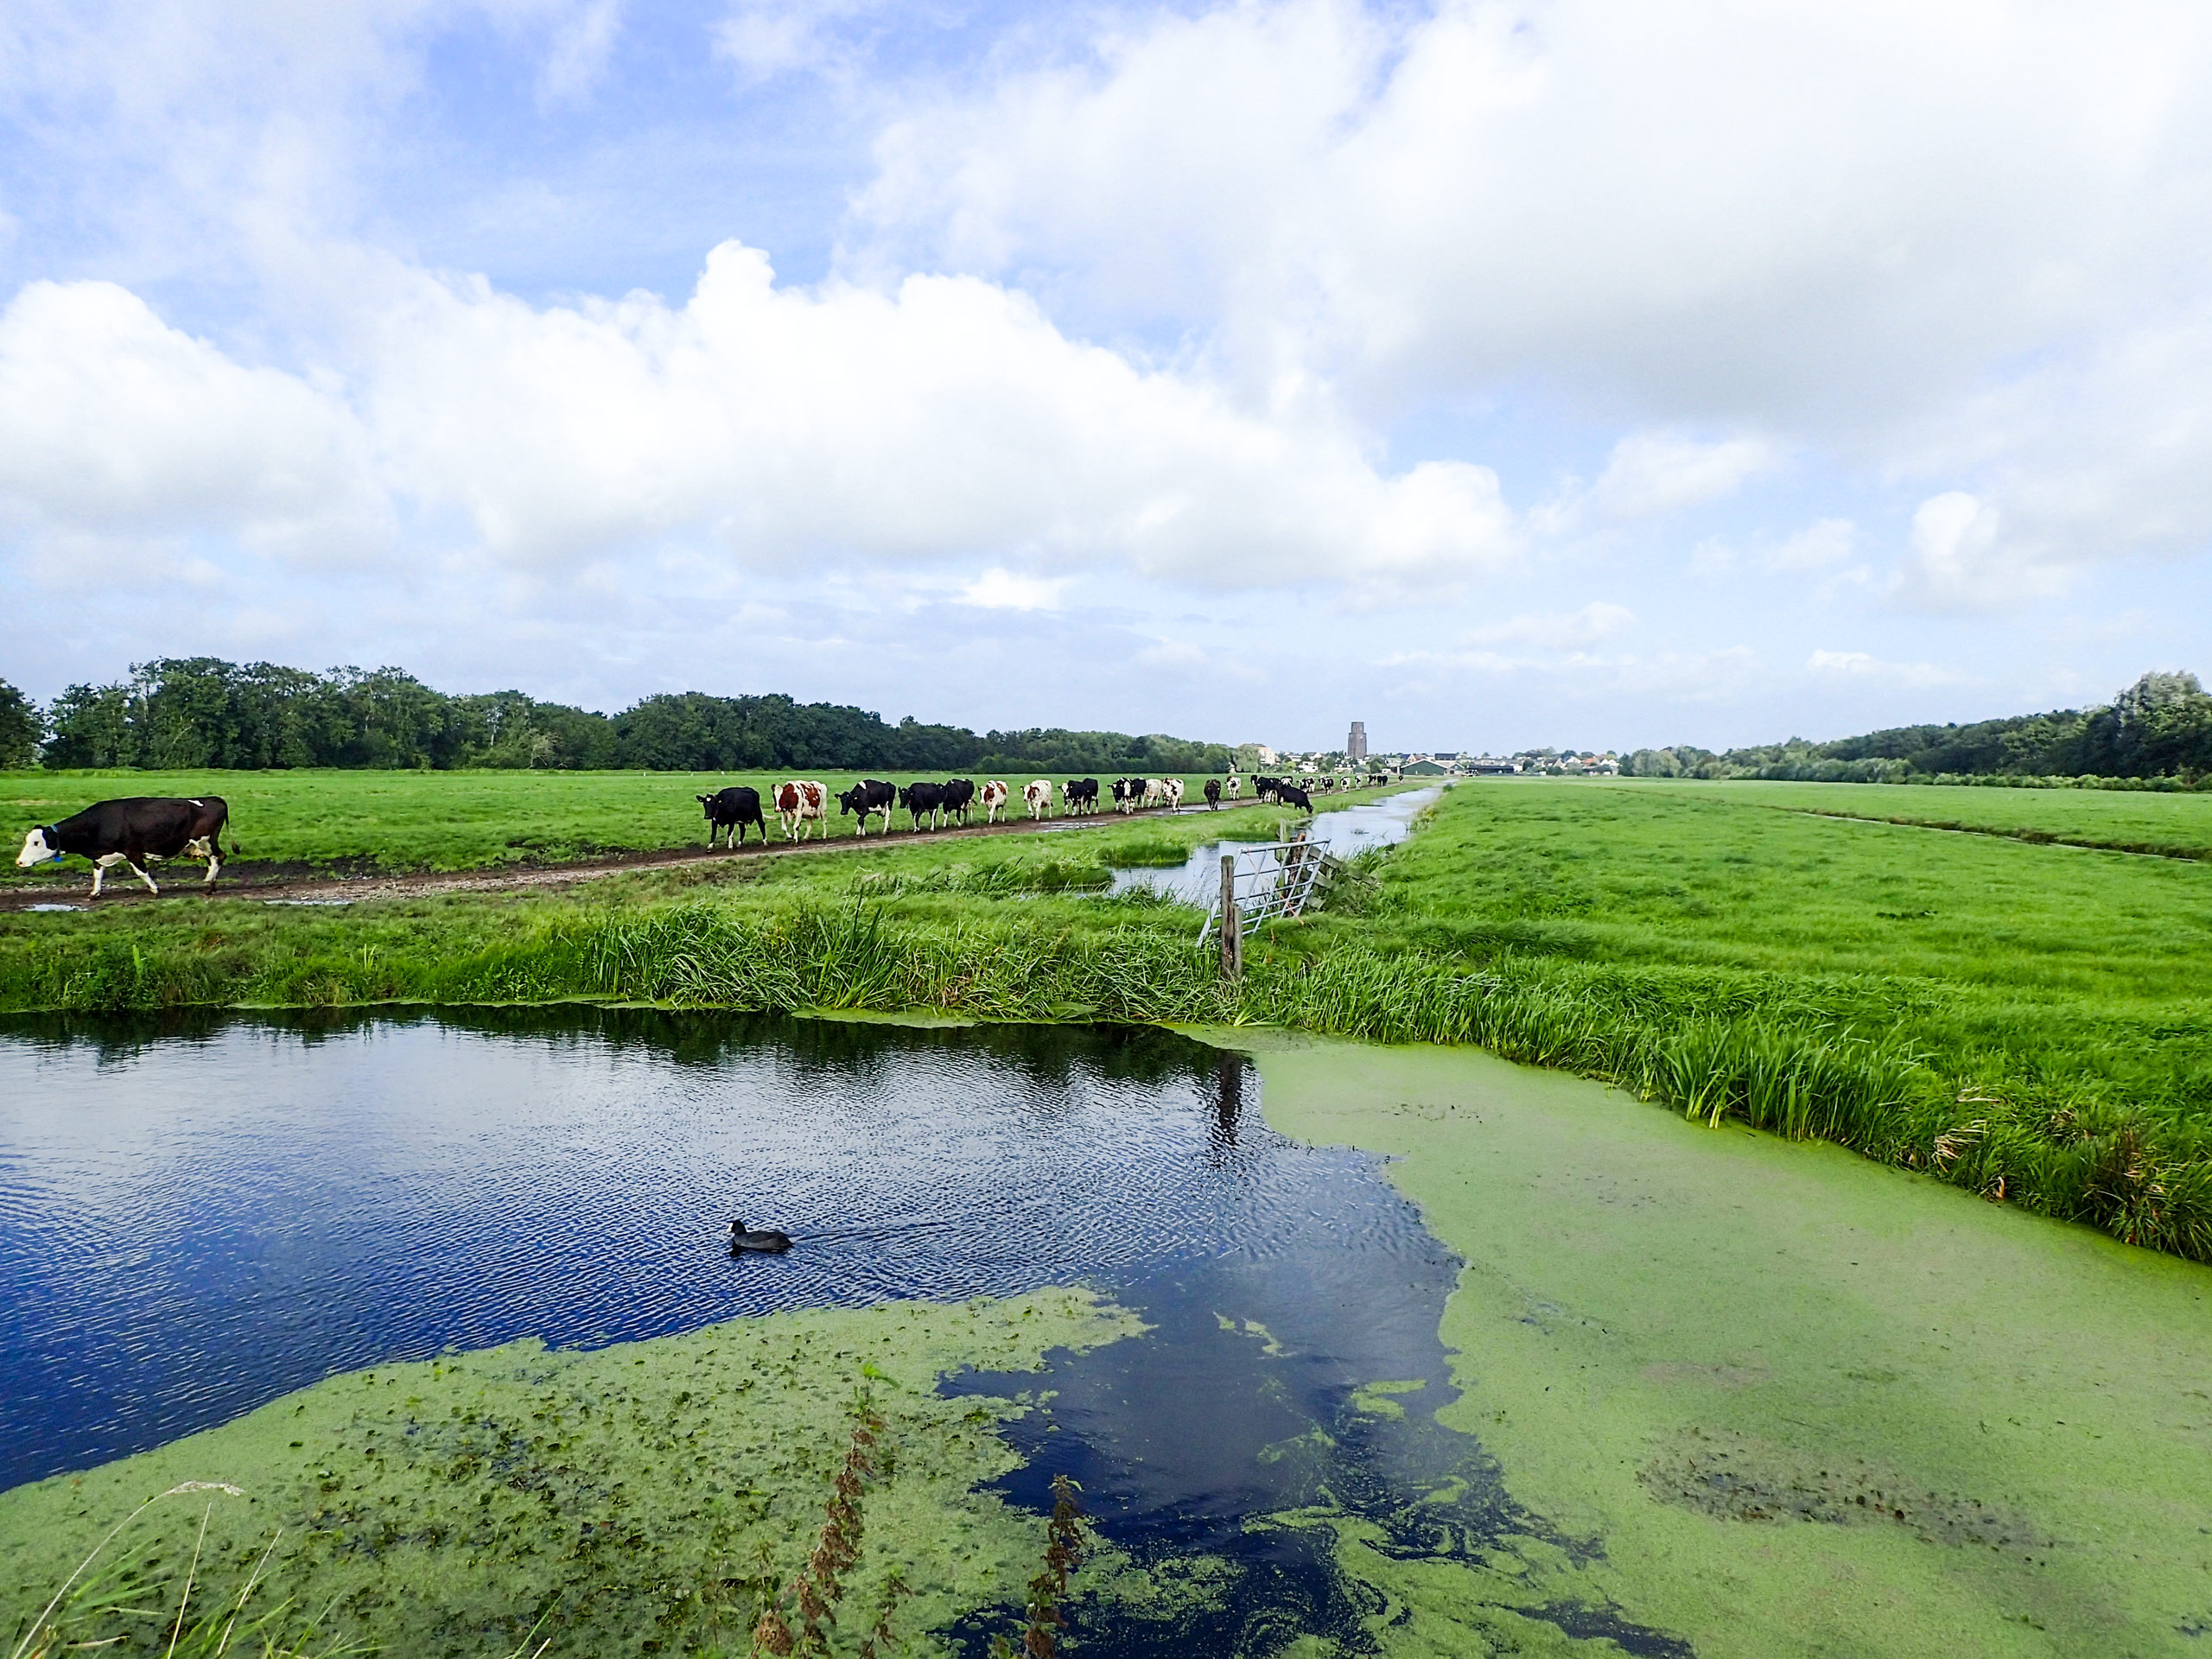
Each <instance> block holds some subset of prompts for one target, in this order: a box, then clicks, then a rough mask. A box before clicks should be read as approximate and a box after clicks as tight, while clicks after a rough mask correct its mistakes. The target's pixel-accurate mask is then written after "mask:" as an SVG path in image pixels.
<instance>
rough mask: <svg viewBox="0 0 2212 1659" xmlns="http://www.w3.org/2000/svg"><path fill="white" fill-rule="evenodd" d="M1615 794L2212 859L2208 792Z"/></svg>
mask: <svg viewBox="0 0 2212 1659" xmlns="http://www.w3.org/2000/svg"><path fill="white" fill-rule="evenodd" d="M1616 787H1620V788H1627V789H1637V790H1649V789H1663V790H1673V791H1680V792H1681V793H1682V794H1685V795H1688V796H1691V797H1693V798H1697V797H1711V798H1718V799H1719V800H1722V801H1724V802H1726V803H1728V804H1734V805H1740V804H1743V803H1744V802H1745V801H1752V802H1756V803H1757V804H1759V805H1761V806H1770V807H1778V808H1780V809H1782V810H1785V811H1790V812H1813V813H1831V814H1834V815H1835V816H1837V817H1851V818H1879V819H1883V820H1885V821H1886V822H1888V823H1914V824H1921V825H1923V826H1925V827H1927V828H1929V829H1968V830H1974V831H1976V832H1978V833H1980V834H1982V835H1990V836H2013V837H2016V838H2017V839H2018V840H2021V841H2033V842H2055V843H2056V844H2058V845H2060V846H2067V847H2095V848H2103V849H2108V850H2113V851H2118V852H2130V853H2155V854H2158V855H2162V856H2164V857H2168V858H2203V859H2212V794H2207V793H2201V792H2199V793H2185V794H2184V793H2176V794H2171V795H2169V794H2160V793H2155V792H2153V791H2148V790H2141V791H2138V790H2094V789H1997V788H1985V787H1980V786H1976V787H1972V788H1953V787H1944V786H1930V785H1921V784H1792V783H1766V782H1731V783H1699V782H1693V781H1690V780H1687V779H1672V778H1669V779H1637V780H1635V781H1634V782H1632V783H1630V782H1624V783H1622V784H1620V785H1616Z"/></svg>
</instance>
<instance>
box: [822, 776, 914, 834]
mask: <svg viewBox="0 0 2212 1659" xmlns="http://www.w3.org/2000/svg"><path fill="white" fill-rule="evenodd" d="M897 804H899V786H898V785H896V784H887V783H885V782H884V781H883V780H882V779H880V778H863V779H861V780H860V782H858V783H857V784H855V785H853V786H852V787H851V788H850V789H849V790H847V791H845V792H844V793H843V794H842V795H840V796H839V797H838V798H837V816H838V817H841V818H842V817H847V816H848V815H849V814H855V813H857V814H858V815H859V817H860V821H861V824H860V828H859V829H858V830H856V831H855V834H856V835H857V836H860V838H861V839H862V840H866V839H867V837H868V814H869V813H871V812H875V813H880V814H881V815H882V817H883V833H884V834H885V835H889V834H890V833H891V809H892V808H893V806H896V805H897ZM823 828H825V829H826V828H828V826H827V825H826V824H825V825H824V826H823Z"/></svg>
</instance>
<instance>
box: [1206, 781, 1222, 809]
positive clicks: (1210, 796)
mask: <svg viewBox="0 0 2212 1659" xmlns="http://www.w3.org/2000/svg"><path fill="white" fill-rule="evenodd" d="M1206 810H1207V811H1209V812H1218V811H1220V810H1221V779H1218V778H1209V779H1206Z"/></svg>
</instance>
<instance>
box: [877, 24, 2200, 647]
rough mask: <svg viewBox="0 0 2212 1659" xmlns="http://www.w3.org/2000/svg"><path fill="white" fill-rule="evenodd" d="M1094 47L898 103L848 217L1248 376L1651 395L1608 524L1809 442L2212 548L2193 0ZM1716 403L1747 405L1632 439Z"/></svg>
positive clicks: (2028, 544) (1108, 38)
mask: <svg viewBox="0 0 2212 1659" xmlns="http://www.w3.org/2000/svg"><path fill="white" fill-rule="evenodd" d="M1087 44H1088V48H1089V49H1088V51H1087V52H1085V53H1081V54H1076V53H1071V54H1068V55H1067V56H1066V57H1065V58H1064V59H1063V60H1058V61H1054V62H1050V63H1047V64H1046V65H1044V66H1042V67H1037V68H1035V69H1033V70H1032V71H1030V72H1027V73H1014V74H1009V75H1001V76H998V77H995V78H987V79H984V80H983V81H982V83H981V85H980V87H979V89H978V90H977V91H976V92H974V93H973V94H972V95H967V96H952V97H947V98H944V99H939V100H938V101H937V102H934V103H929V104H925V105H921V106H919V107H918V108H916V109H915V110H914V111H912V112H911V113H910V114H909V115H908V116H907V118H905V119H903V120H902V121H900V122H899V123H897V124H894V125H893V126H892V127H891V128H890V129H889V130H887V132H886V133H885V135H884V137H883V139H882V141H881V143H880V147H879V171H878V175H877V177H876V179H875V180H874V183H873V185H872V187H871V188H869V190H868V192H866V193H865V194H863V196H862V197H861V199H860V200H859V203H858V205H857V207H856V210H855V219H854V224H853V229H852V232H851V234H852V240H853V243H854V245H855V247H856V248H859V249H862V250H864V251H865V252H866V253H867V255H868V257H873V258H875V259H877V260H885V261H888V262H890V263H891V264H898V263H899V262H900V261H906V262H912V261H914V260H927V261H936V262H944V263H945V264H950V265H951V266H953V267H955V268H959V269H966V270H977V271H983V272H995V271H1006V272H1014V271H1019V272H1020V273H1022V274H1023V277H1024V280H1025V281H1028V282H1033V283H1037V284H1039V286H1040V287H1041V288H1044V289H1049V291H1051V292H1052V293H1054V294H1055V295H1056V296H1058V297H1059V302H1060V303H1062V304H1063V305H1065V306H1066V307H1068V308H1071V310H1072V311H1074V312H1075V313H1077V314H1078V315H1084V316H1085V317H1086V318H1090V317H1096V318H1103V319H1110V320H1115V321H1121V322H1125V323H1128V324H1131V325H1135V326H1141V327H1154V328H1158V327H1171V328H1182V329H1185V330H1190V331H1193V332H1194V333H1195V334H1196V335H1197V336H1198V338H1200V339H1202V340H1205V342H1206V345H1207V347H1208V349H1209V350H1211V351H1212V352H1215V353H1217V354H1218V355H1219V356H1220V358H1221V359H1222V360H1223V361H1224V363H1225V364H1227V365H1230V372H1231V373H1232V374H1233V375H1235V376H1236V377H1237V378H1238V379H1237V384H1239V385H1243V386H1245V387H1247V388H1249V389H1251V390H1252V391H1254V392H1255V393H1256V394H1261V395H1264V394H1266V393H1267V392H1268V391H1269V390H1270V389H1272V388H1274V387H1277V386H1280V385H1291V384H1305V383H1306V381H1308V380H1310V379H1311V378H1314V377H1318V378H1320V379H1321V380H1322V381H1323V382H1325V383H1326V384H1328V385H1331V386H1332V387H1333V388H1334V390H1335V391H1336V392H1337V394H1338V395H1339V396H1340V397H1344V398H1346V399H1347V400H1349V402H1350V403H1351V406H1354V407H1357V408H1360V409H1362V410H1368V411H1371V412H1390V413H1395V412H1396V411H1399V410H1404V409H1407V408H1409V407H1414V406H1418V405H1419V404H1421V403H1422V402H1423V401H1424V400H1427V399H1431V398H1437V397H1449V398H1464V397H1494V396H1497V394H1498V393H1499V392H1500V391H1501V390H1502V389H1506V388H1521V387H1527V386H1531V385H1534V386H1537V387H1541V389H1542V390H1543V392H1544V395H1546V396H1547V397H1553V398H1555V399H1558V400H1561V401H1563V402H1564V403H1565V404H1567V406H1568V407H1571V408H1573V409H1577V410H1581V411H1584V412H1586V413H1590V414H1592V415H1594V416H1597V417H1598V418H1601V419H1605V420H1608V421H1618V422H1620V423H1623V424H1627V425H1630V426H1631V427H1632V428H1633V429H1637V432H1636V435H1631V436H1630V438H1628V439H1626V440H1624V442H1623V443H1622V446H1621V448H1619V450H1618V451H1617V452H1616V454H1615V455H1614V457H1613V460H1612V461H1611V463H1610V464H1609V467H1608V468H1607V472H1606V475H1605V479H1604V480H1601V481H1600V484H1599V486H1596V487H1595V488H1594V489H1593V490H1592V493H1591V497H1590V499H1589V501H1588V503H1587V504H1586V505H1588V506H1589V507H1590V508H1591V509H1592V510H1593V511H1598V512H1605V513H1611V514H1615V515H1618V516H1620V517H1624V518H1631V517H1637V516H1641V515H1643V514H1646V513H1651V512H1666V511H1671V510H1674V509H1675V508H1677V507H1679V506H1681V505H1691V504H1694V503H1697V502H1702V501H1711V500H1715V499H1720V498H1722V497H1724V496H1726V494H1727V493H1730V492H1731V491H1732V490H1733V489H1735V488H1737V487H1738V486H1740V484H1741V483H1742V482H1743V481H1744V480H1746V479H1747V478H1749V477H1751V475H1753V474H1755V473H1756V472H1757V471H1758V470H1759V468H1761V467H1765V466H1770V465H1771V464H1772V462H1773V460H1774V457H1775V456H1776V455H1777V454H1779V453H1782V452H1783V451H1787V452H1789V453H1791V454H1796V455H1804V454H1812V453H1815V452H1817V453H1821V454H1824V455H1825V456H1827V457H1828V458H1832V459H1834V460H1839V461H1842V462H1844V463H1845V464H1847V465H1849V466H1852V467H1858V468H1860V469H1863V470H1864V471H1865V472H1866V473H1867V474H1870V475H1888V476H1890V477H1893V478H1902V479H1906V480H1913V481H1915V482H1917V483H1919V484H1920V485H1921V486H1923V488H1924V489H1926V490H1927V491H1928V493H1936V494H1940V493H1946V492H1948V491H1952V490H1961V491H1964V492H1966V493H1973V494H1975V495H1977V496H1979V497H1980V498H1982V499H1984V500H1985V501H1986V504H1987V505H1989V506H1990V507H1991V509H1992V510H1993V511H1994V512H2000V513H2002V514H2003V516H2004V518H2005V523H2006V524H2007V525H2008V527H2009V528H2008V534H2009V535H2011V536H2012V537H2016V538H2019V539H2018V541H2017V542H2016V546H2018V547H2020V548H2024V549H2028V550H2031V551H2032V552H2033V554H2034V559H2033V561H2032V562H2034V563H2039V564H2044V565H2050V564H2063V563H2070V562H2083V561H2092V560H2096V559H2104V558H2109V557H2112V556H2115V555H2121V554H2126V553H2130V552H2154V553H2155V552H2174V551H2194V550H2201V549H2202V547H2203V546H2204V545H2205V544H2206V543H2207V542H2208V540H2212V467H2208V466H2207V465H2206V464H2205V461H2206V460H2207V451H2208V449H2209V448H2212V405H2207V404H2205V402H2204V400H2203V398H2202V393H2201V388H2202V386H2203V385H2205V384H2207V377H2206V372H2205V371H2206V370H2207V369H2212V304H2208V303H2207V302H2206V296H2205V289H2204V281H2203V277H2202V269H2203V265H2202V257H2201V249H2200V248H2199V247H2198V245H2197V244H2198V241H2199V239H2200V232H2199V230H2198V227H2199V226H2202V224H2204V223H2205V222H2207V219H2208V218H2212V12H2208V11H2207V10H2204V9H2202V8H2201V7H2197V6H2193V5H2188V4H2182V3H2175V0H2133V3H2128V0H2121V3H2118V4H2116V5H2114V6H2113V7H2105V8H2096V9H2085V8H2079V7H2076V8H2070V9H2069V8H2065V7H2049V6H2029V5H1989V6H1970V7H1948V8H1946V7H1929V6H1925V5H1918V4H1912V3H1909V0H1874V3H1869V4H1866V5H1859V6H1851V7H1840V8H1839V7H1833V6H1819V5H1814V4H1810V3H1783V4H1776V5H1771V6H1766V7H1762V8H1759V9H1757V10H1756V12H1755V13H1747V12H1746V11H1745V10H1744V9H1743V8H1742V7H1741V6H1739V5H1736V4H1733V3H1730V0H1688V3H1684V4H1680V5H1674V6H1668V7H1663V8H1652V7H1644V8H1627V9H1623V8H1621V7H1618V6H1616V5H1611V4H1606V3H1602V0H1552V3H1543V4H1538V3H1533V0H1529V3H1523V0H1440V3H1439V4H1437V5H1436V6H1435V7H1433V9H1408V10H1367V9H1363V8H1362V7H1361V6H1359V5H1357V4H1356V3H1353V0H1285V3H1276V4H1268V3H1243V4H1237V5H1230V6H1224V7H1220V8H1217V9H1215V10H1209V11H1206V12H1204V13H1201V14H1199V15H1197V16H1179V15H1175V14H1174V13H1172V12H1164V13H1152V14H1147V15H1146V16H1143V17H1142V18H1141V20H1139V21H1135V22H1120V23H1116V24H1114V25H1111V26H1109V27H1108V28H1106V29H1103V30H1102V32H1101V33H1100V34H1099V35H1097V36H1096V38H1095V39H1094V40H1092V41H1090V42H1088V43H1087ZM1700 429H1719V430H1722V431H1735V432H1758V433H1762V434H1766V435H1768V436H1766V437H1764V438H1761V439H1758V440H1753V439H1750V438H1737V439H1730V440H1727V441H1726V442H1723V443H1722V444H1719V445H1713V446H1701V447H1699V446H1692V447H1685V443H1686V441H1684V440H1681V439H1680V438H1679V437H1675V438H1668V437H1666V436H1664V435H1665V434H1670V433H1672V434H1679V433H1681V432H1685V431H1691V430H1700ZM1652 433H1656V434H1660V435H1661V436H1652V435H1649V434H1652ZM1546 527H1548V526H1546ZM1912 585H1913V587H1914V589H1915V591H1916V592H1919V593H1921V594H1923V595H1925V602H1930V603H1944V604H1958V603H1964V602H1967V601H1966V598H1965V593H1964V589H1962V588H1960V587H1959V585H1958V584H1956V583H1954V584H1953V586H1952V588H1950V589H1948V590H1946V589H1945V588H1944V587H1943V583H1942V582H1941V581H1939V580H1935V579H1930V580H1929V581H1916V582H1915V583H1914V584H1912ZM1977 586H1978V584H1977V583H1976V582H1975V581H1974V579H1972V578H1970V577H1969V578H1966V579H1965V581H1964V588H1977ZM2048 590H2049V584H2047V583H2046V584H2044V585H2043V586H2042V587H2041V588H2039V589H2038V591H2048ZM1946 592H1948V597H1946V596H1943V595H1944V594H1945V593H1946ZM1974 602H1980V601H1979V600H1978V599H1977V600H1975V601H1974Z"/></svg>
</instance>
